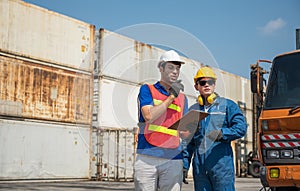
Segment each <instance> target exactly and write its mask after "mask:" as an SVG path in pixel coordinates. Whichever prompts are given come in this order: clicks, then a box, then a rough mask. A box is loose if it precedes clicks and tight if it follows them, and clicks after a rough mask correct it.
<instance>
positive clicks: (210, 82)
mask: <svg viewBox="0 0 300 191" xmlns="http://www.w3.org/2000/svg"><path fill="white" fill-rule="evenodd" d="M206 83H207V84H208V85H210V86H212V85H214V84H215V80H199V81H198V84H199V85H200V86H205V84H206Z"/></svg>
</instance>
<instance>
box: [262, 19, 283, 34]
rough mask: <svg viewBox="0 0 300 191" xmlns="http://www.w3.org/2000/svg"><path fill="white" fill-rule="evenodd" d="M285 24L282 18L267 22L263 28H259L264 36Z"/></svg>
mask: <svg viewBox="0 0 300 191" xmlns="http://www.w3.org/2000/svg"><path fill="white" fill-rule="evenodd" d="M285 24H286V22H285V21H284V20H283V19H282V18H278V19H275V20H271V21H269V22H268V23H267V24H266V25H265V26H263V27H261V28H260V29H261V31H262V32H263V33H264V34H271V33H274V32H275V31H277V30H279V29H281V28H282V27H284V26H285Z"/></svg>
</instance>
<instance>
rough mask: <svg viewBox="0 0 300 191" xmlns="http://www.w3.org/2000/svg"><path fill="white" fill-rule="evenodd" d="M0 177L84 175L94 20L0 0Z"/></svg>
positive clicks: (88, 149) (88, 148)
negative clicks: (85, 19) (79, 18)
mask: <svg viewBox="0 0 300 191" xmlns="http://www.w3.org/2000/svg"><path fill="white" fill-rule="evenodd" d="M0 24H1V28H0V150H1V152H0V180H11V179H61V178H90V176H91V167H90V164H91V152H92V148H91V124H92V104H93V65H94V40H95V38H94V36H95V34H94V33H95V30H94V26H93V25H90V24H87V23H84V22H81V21H78V20H75V19H73V18H70V17H67V16H64V15H61V14H58V13H55V12H52V11H49V10H47V9H43V8H40V7H37V6H34V5H31V4H28V3H25V2H23V1H20V0H1V1H0Z"/></svg>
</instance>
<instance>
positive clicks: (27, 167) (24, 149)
mask: <svg viewBox="0 0 300 191" xmlns="http://www.w3.org/2000/svg"><path fill="white" fill-rule="evenodd" d="M89 145H90V129H89V128H88V126H86V125H78V124H77V125H73V124H67V123H66V124H62V123H54V122H47V121H36V120H17V119H13V118H11V117H10V118H7V119H4V118H2V119H0V150H1V152H0V180H16V179H24V180H30V179H70V178H72V179H73V178H85V179H88V178H90V155H91V148H90V146H89Z"/></svg>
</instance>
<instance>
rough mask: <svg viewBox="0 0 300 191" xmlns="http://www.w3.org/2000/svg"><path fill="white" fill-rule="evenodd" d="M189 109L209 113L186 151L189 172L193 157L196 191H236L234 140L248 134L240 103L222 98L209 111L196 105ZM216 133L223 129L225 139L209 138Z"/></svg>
mask: <svg viewBox="0 0 300 191" xmlns="http://www.w3.org/2000/svg"><path fill="white" fill-rule="evenodd" d="M189 110H200V111H207V112H208V113H209V115H208V116H207V117H206V118H205V119H203V120H201V121H200V123H199V126H198V127H199V128H198V130H197V131H196V132H195V134H194V136H193V137H192V139H191V140H190V142H189V143H188V144H187V146H186V148H185V150H184V152H183V156H184V159H183V161H184V163H183V165H184V168H185V169H189V166H190V162H191V158H192V157H193V163H192V164H193V178H194V187H195V190H196V191H200V190H201V191H234V190H235V188H234V180H235V174H234V164H233V153H232V148H231V141H233V140H235V139H238V138H241V137H243V136H244V135H245V134H246V132H247V124H246V121H245V117H244V116H243V114H242V112H241V110H240V108H239V107H238V105H237V104H236V103H234V102H233V101H231V100H229V99H226V98H222V97H217V98H216V99H215V100H214V103H213V104H212V105H211V106H210V107H209V108H206V109H205V108H204V106H200V105H199V104H198V103H196V104H194V105H192V106H191V107H190V108H189ZM213 130H221V132H222V138H221V140H218V141H217V140H212V139H209V138H208V137H207V135H208V134H209V133H210V132H211V131H213Z"/></svg>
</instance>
